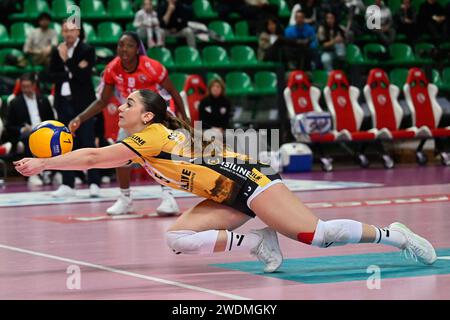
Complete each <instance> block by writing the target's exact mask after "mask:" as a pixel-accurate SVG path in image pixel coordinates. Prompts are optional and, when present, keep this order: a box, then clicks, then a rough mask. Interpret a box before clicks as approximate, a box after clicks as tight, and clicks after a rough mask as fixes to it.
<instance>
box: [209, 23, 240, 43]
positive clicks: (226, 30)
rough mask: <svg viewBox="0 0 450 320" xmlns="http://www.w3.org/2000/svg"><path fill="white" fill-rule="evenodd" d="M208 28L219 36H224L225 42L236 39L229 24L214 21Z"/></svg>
mask: <svg viewBox="0 0 450 320" xmlns="http://www.w3.org/2000/svg"><path fill="white" fill-rule="evenodd" d="M208 28H209V29H210V30H212V31H214V32H216V33H217V34H218V35H220V36H222V37H223V38H224V39H225V41H227V40H233V39H234V33H233V29H231V26H230V24H229V23H228V22H225V21H213V22H211V23H210V24H209V25H208Z"/></svg>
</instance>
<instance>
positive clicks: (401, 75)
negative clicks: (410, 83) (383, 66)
mask: <svg viewBox="0 0 450 320" xmlns="http://www.w3.org/2000/svg"><path fill="white" fill-rule="evenodd" d="M407 77H408V69H406V68H397V69H393V70H391V72H389V79H390V81H391V83H392V84H394V85H396V86H397V87H399V88H400V90H403V85H404V84H405V82H406V78H407Z"/></svg>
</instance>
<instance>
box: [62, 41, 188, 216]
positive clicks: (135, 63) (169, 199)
mask: <svg viewBox="0 0 450 320" xmlns="http://www.w3.org/2000/svg"><path fill="white" fill-rule="evenodd" d="M102 82H103V89H102V91H101V93H100V98H99V99H97V100H96V101H94V102H93V103H92V104H91V105H90V106H89V107H88V108H87V109H86V110H85V111H83V112H82V113H80V114H79V115H78V116H76V117H75V118H74V119H73V120H72V121H71V122H70V123H69V129H70V131H71V132H75V131H76V130H77V129H78V127H79V126H80V124H81V123H83V122H85V121H87V120H88V119H90V118H92V117H93V116H95V115H96V114H98V113H99V112H100V111H101V110H102V109H103V108H105V107H106V106H107V105H108V102H109V101H110V99H111V98H112V97H113V96H114V95H115V96H116V97H117V98H118V100H119V102H120V104H123V103H125V102H126V99H127V97H128V96H129V95H130V94H131V93H132V92H133V91H135V90H139V89H149V90H152V91H155V92H159V91H167V93H168V94H170V96H171V97H172V99H173V100H174V105H175V109H176V110H175V111H176V114H177V115H178V116H180V117H181V118H183V119H186V114H185V112H184V109H183V102H182V100H181V97H180V95H179V93H178V91H177V90H176V89H175V87H174V85H173V84H172V81H171V80H170V78H169V75H168V72H167V69H166V68H165V67H164V66H163V65H162V64H161V63H159V62H158V61H156V60H153V59H151V58H149V57H147V56H146V55H145V49H144V48H143V45H142V43H141V41H140V39H139V37H138V35H137V33H135V32H125V33H123V34H122V36H121V37H120V39H119V42H118V45H117V57H116V58H114V59H113V60H112V61H111V62H110V63H109V64H108V65H107V66H106V68H105V71H104V73H103V79H102ZM128 136H129V133H128V132H126V131H125V130H123V129H121V130H120V131H119V135H118V138H117V140H118V141H121V140H123V139H125V138H126V137H128ZM116 174H117V179H118V181H119V186H120V191H121V194H120V197H119V198H118V199H117V201H116V202H115V203H114V204H113V205H112V206H111V207H110V208H108V209H107V210H106V212H107V213H108V214H110V215H120V214H127V213H129V212H131V211H133V206H132V200H131V194H130V174H131V167H120V168H117V169H116ZM156 212H157V213H158V214H159V215H175V214H178V213H179V208H178V205H177V203H176V201H175V198H174V197H173V195H172V190H171V189H170V188H168V187H163V189H162V202H161V205H160V206H159V207H158V208H157V209H156Z"/></svg>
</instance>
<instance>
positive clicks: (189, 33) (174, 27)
mask: <svg viewBox="0 0 450 320" xmlns="http://www.w3.org/2000/svg"><path fill="white" fill-rule="evenodd" d="M158 18H159V21H160V23H161V27H162V28H163V43H164V39H165V37H166V36H168V35H171V36H175V37H182V38H185V39H186V42H187V45H188V46H190V47H192V48H196V46H197V44H196V41H195V34H194V31H193V30H192V29H191V28H189V27H188V25H187V24H188V21H189V20H190V19H191V18H192V7H191V6H190V5H189V4H187V3H184V2H183V1H182V0H167V1H162V2H160V5H159V8H158Z"/></svg>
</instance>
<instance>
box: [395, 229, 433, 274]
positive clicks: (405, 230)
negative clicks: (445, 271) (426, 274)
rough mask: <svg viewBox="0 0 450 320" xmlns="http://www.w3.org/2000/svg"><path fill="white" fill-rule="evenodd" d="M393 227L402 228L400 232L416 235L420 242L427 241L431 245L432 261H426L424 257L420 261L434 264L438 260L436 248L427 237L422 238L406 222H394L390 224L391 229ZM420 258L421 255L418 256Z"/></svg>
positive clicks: (426, 243) (427, 244) (411, 235)
mask: <svg viewBox="0 0 450 320" xmlns="http://www.w3.org/2000/svg"><path fill="white" fill-rule="evenodd" d="M391 228H393V229H394V230H395V229H397V230H400V232H406V233H409V234H410V237H415V238H416V239H418V240H419V241H420V242H423V243H425V245H426V246H428V247H430V248H431V249H433V253H434V255H433V258H432V261H424V260H423V259H420V262H422V263H423V264H427V265H431V264H433V263H434V262H435V261H436V260H437V256H436V251H435V250H434V247H433V245H432V244H431V243H430V241H428V240H427V239H425V238H422V237H421V236H419V235H418V234H416V233H414V232H412V231H411V230H410V229H409V228H408V227H407V226H405V225H404V224H402V223H400V222H394V223H392V224H391V225H390V226H389V229H391ZM417 258H418V259H419V257H417Z"/></svg>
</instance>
